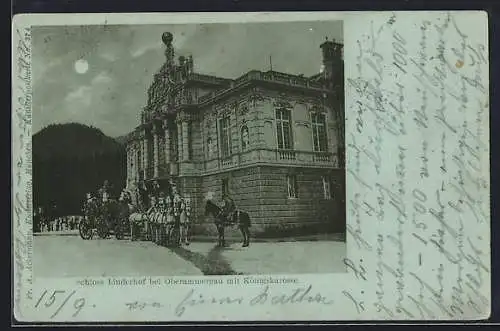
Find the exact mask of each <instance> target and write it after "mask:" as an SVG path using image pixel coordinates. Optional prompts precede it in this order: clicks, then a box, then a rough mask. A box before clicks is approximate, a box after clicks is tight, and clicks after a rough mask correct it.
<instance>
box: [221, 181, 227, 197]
mask: <svg viewBox="0 0 500 331" xmlns="http://www.w3.org/2000/svg"><path fill="white" fill-rule="evenodd" d="M227 194H229V179H227V178H223V179H222V196H225V195H227Z"/></svg>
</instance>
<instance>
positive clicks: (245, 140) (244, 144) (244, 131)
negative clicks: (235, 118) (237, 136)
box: [241, 125, 250, 151]
mask: <svg viewBox="0 0 500 331" xmlns="http://www.w3.org/2000/svg"><path fill="white" fill-rule="evenodd" d="M248 145H250V139H249V136H248V128H247V126H246V125H244V126H243V127H242V128H241V150H242V151H245V150H246V149H247V148H248Z"/></svg>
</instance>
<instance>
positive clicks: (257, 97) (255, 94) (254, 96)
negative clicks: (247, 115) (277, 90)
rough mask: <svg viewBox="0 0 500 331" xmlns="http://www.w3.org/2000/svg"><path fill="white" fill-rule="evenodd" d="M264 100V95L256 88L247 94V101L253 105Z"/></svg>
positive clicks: (255, 105)
mask: <svg viewBox="0 0 500 331" xmlns="http://www.w3.org/2000/svg"><path fill="white" fill-rule="evenodd" d="M264 100H265V98H264V95H263V94H262V93H261V92H260V91H259V89H257V88H253V89H252V91H251V92H250V94H249V95H248V102H250V103H251V105H252V106H253V107H257V106H258V105H259V104H260V103H261V102H263V101H264Z"/></svg>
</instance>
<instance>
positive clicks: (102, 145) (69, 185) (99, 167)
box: [33, 123, 126, 215]
mask: <svg viewBox="0 0 500 331" xmlns="http://www.w3.org/2000/svg"><path fill="white" fill-rule="evenodd" d="M106 179H107V180H108V181H109V182H110V183H112V184H113V188H114V191H113V192H111V194H113V195H118V193H119V191H120V190H121V189H122V188H123V187H124V186H125V180H126V152H125V148H124V146H123V145H122V144H120V143H119V142H117V141H115V140H114V139H113V138H110V137H108V136H106V135H104V134H103V133H102V132H101V131H100V130H99V129H96V128H93V127H88V126H85V125H82V124H77V123H70V124H54V125H49V126H48V127H46V128H44V129H42V130H41V131H40V132H38V133H37V134H35V135H34V136H33V206H34V207H35V208H36V207H38V206H43V207H45V209H46V210H49V209H50V208H49V207H50V206H52V205H54V204H55V205H56V211H55V213H56V214H58V215H70V214H81V207H82V202H83V200H84V199H85V194H86V193H87V192H96V191H97V189H98V188H99V187H100V186H101V185H102V184H103V182H104V180H106Z"/></svg>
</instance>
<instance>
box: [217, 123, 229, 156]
mask: <svg viewBox="0 0 500 331" xmlns="http://www.w3.org/2000/svg"><path fill="white" fill-rule="evenodd" d="M219 125H220V148H221V153H222V157H223V158H224V157H228V156H229V155H231V131H230V126H229V117H224V118H222V119H221V120H220V121H219Z"/></svg>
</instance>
